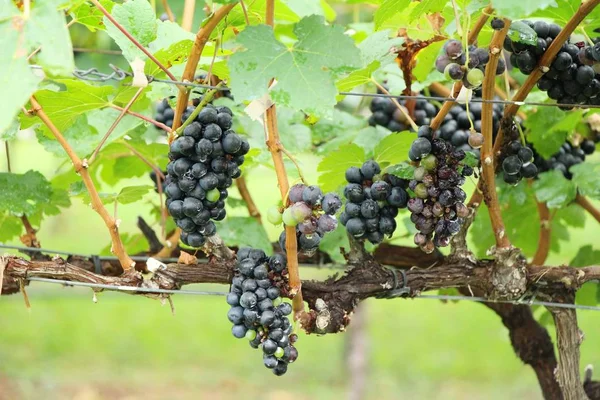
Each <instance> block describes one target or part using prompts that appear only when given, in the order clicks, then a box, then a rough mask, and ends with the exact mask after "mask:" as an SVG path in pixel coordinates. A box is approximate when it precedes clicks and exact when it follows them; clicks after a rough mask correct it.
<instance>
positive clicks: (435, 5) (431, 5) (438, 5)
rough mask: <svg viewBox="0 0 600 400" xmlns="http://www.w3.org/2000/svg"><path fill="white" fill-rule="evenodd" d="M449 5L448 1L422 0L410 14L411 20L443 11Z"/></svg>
mask: <svg viewBox="0 0 600 400" xmlns="http://www.w3.org/2000/svg"><path fill="white" fill-rule="evenodd" d="M447 3H448V2H447V1H446V0H421V1H420V2H419V3H418V4H417V6H416V7H415V8H413V9H412V11H411V12H410V18H411V19H417V18H419V17H421V16H423V15H424V14H431V13H435V12H439V11H442V10H443V9H444V7H445V6H446V4H447Z"/></svg>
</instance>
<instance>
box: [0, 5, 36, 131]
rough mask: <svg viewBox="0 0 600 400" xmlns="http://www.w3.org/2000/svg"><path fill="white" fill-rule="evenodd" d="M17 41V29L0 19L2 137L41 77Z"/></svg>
mask: <svg viewBox="0 0 600 400" xmlns="http://www.w3.org/2000/svg"><path fill="white" fill-rule="evenodd" d="M9 4H12V2H9ZM0 8H2V7H0ZM19 43H20V42H19V32H18V31H17V29H15V28H14V27H13V25H12V21H11V20H8V21H5V22H0V48H1V49H2V51H0V87H2V91H3V92H4V96H0V134H1V135H2V138H3V139H4V138H5V135H8V134H7V133H6V132H7V131H8V130H10V127H11V124H12V123H13V120H14V118H15V116H16V115H17V114H18V113H19V110H20V109H21V107H22V106H23V104H25V103H26V102H27V99H28V98H29V96H31V95H32V94H33V92H34V91H35V89H36V87H37V85H38V83H39V81H40V80H41V79H40V78H38V77H37V76H35V74H34V73H33V70H32V69H31V68H30V67H29V64H28V63H27V50H26V49H24V48H22V47H21V45H20V44H19Z"/></svg>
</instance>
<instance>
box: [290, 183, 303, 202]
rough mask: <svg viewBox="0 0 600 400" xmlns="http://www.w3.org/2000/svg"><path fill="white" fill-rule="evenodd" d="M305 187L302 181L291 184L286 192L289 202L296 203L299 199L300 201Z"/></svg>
mask: <svg viewBox="0 0 600 400" xmlns="http://www.w3.org/2000/svg"><path fill="white" fill-rule="evenodd" d="M305 188H306V185H303V184H302V183H297V184H295V185H294V186H292V187H291V188H290V191H289V194H288V198H289V200H290V202H291V203H297V202H299V201H302V192H304V189H305Z"/></svg>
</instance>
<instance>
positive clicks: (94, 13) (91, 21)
mask: <svg viewBox="0 0 600 400" xmlns="http://www.w3.org/2000/svg"><path fill="white" fill-rule="evenodd" d="M99 2H100V4H102V7H104V8H105V9H106V11H108V12H111V11H112V8H113V6H114V5H115V3H114V2H113V1H112V0H99ZM70 13H71V15H72V16H73V19H75V20H76V21H77V23H79V24H81V25H84V26H85V27H87V28H88V29H89V30H90V31H92V32H96V30H105V29H106V26H105V25H104V20H103V18H104V14H102V12H101V11H100V10H99V9H98V8H97V7H96V6H94V5H93V4H90V3H88V2H85V1H82V2H81V3H80V4H78V5H76V6H74V7H73V8H71V9H70Z"/></svg>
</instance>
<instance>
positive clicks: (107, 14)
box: [90, 0, 177, 81]
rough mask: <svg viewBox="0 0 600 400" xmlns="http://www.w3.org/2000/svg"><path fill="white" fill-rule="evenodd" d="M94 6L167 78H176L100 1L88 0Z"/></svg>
mask: <svg viewBox="0 0 600 400" xmlns="http://www.w3.org/2000/svg"><path fill="white" fill-rule="evenodd" d="M90 1H91V2H92V3H93V4H94V6H96V8H97V9H98V10H100V12H101V13H102V14H104V16H105V17H106V18H107V19H108V20H109V21H110V22H112V24H113V25H114V26H115V27H116V28H117V29H118V30H120V31H121V33H123V35H125V36H126V37H127V39H129V41H131V43H133V44H134V45H135V47H137V48H138V49H140V50H141V51H142V52H143V53H144V54H145V55H146V56H147V57H148V58H149V59H151V60H152V62H154V64H156V65H157V66H158V68H160V69H161V70H163V72H164V73H165V74H167V76H168V77H169V79H171V80H174V81H175V80H177V79H176V78H175V75H173V74H172V73H171V72H170V71H169V70H168V68H167V67H165V66H164V65H163V64H162V63H161V62H160V61H158V59H157V58H156V57H154V56H153V55H152V53H150V52H149V51H148V49H146V48H145V47H144V46H142V44H141V43H140V42H138V40H137V39H136V38H134V37H133V36H132V35H131V33H129V32H127V29H125V28H124V27H123V25H121V24H120V23H118V22H117V20H116V19H114V18H113V16H112V15H110V13H109V12H108V10H107V9H106V8H104V7H103V6H102V4H100V2H99V1H98V0H90Z"/></svg>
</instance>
